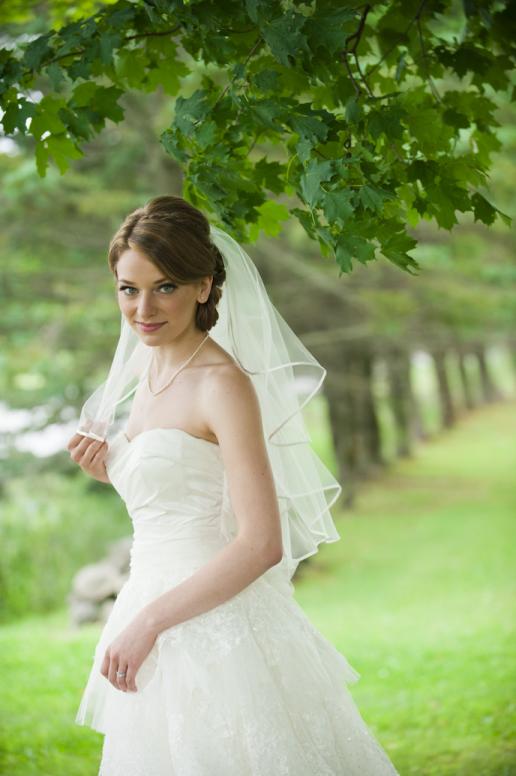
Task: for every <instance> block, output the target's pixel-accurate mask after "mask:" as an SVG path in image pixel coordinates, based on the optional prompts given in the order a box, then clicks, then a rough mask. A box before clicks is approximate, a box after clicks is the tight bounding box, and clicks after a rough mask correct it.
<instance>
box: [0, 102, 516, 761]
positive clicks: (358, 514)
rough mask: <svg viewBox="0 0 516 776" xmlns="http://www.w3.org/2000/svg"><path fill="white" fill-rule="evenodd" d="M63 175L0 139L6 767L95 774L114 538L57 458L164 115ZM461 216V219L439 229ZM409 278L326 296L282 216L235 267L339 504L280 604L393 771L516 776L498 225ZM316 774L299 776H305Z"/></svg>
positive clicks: (507, 328) (103, 354)
mask: <svg viewBox="0 0 516 776" xmlns="http://www.w3.org/2000/svg"><path fill="white" fill-rule="evenodd" d="M121 103H123V105H124V110H125V116H126V118H125V121H124V122H121V123H120V124H117V125H115V124H112V123H109V122H108V126H107V127H106V129H105V130H104V131H103V132H102V133H101V134H100V135H99V136H98V137H97V138H96V139H95V140H94V141H92V142H90V143H88V144H86V145H85V156H84V157H83V158H82V159H80V160H78V161H76V162H75V163H74V164H73V166H72V167H71V169H70V170H69V171H68V172H67V173H66V175H64V176H61V175H60V174H59V172H58V171H57V170H56V169H55V168H50V169H49V171H48V173H47V176H46V178H44V179H41V178H40V177H39V176H38V175H37V172H36V169H35V162H34V158H33V149H32V146H31V143H30V138H24V137H20V138H19V140H16V142H15V141H14V140H12V139H8V138H5V137H4V138H0V176H1V180H2V187H1V192H0V225H1V228H0V261H1V285H0V300H1V305H0V346H1V347H0V432H1V440H0V546H1V552H0V666H1V670H2V676H3V677H4V682H3V683H2V685H3V686H2V689H1V691H0V719H1V732H0V773H5V774H17V776H21V775H22V774H23V776H25V774H40V775H42V774H45V775H46V774H48V775H49V776H50V774H52V776H57V774H63V776H64V775H65V774H66V776H72V775H73V776H75V775H76V774H77V775H78V774H85V775H86V774H92V773H94V772H96V771H95V765H96V763H97V761H98V756H99V752H100V746H101V737H100V736H99V735H98V734H96V733H95V732H93V731H90V730H88V729H84V728H77V727H76V726H74V724H73V717H74V715H75V712H76V707H77V706H78V703H79V700H80V695H81V692H82V689H83V686H84V682H85V680H86V677H87V673H88V671H89V668H90V662H91V657H92V653H93V649H94V645H95V643H96V640H97V637H98V634H99V632H100V628H101V623H102V619H103V618H104V617H105V616H106V614H107V612H108V611H109V606H110V605H112V602H113V600H114V599H115V597H116V592H117V586H118V589H119V585H120V584H121V580H123V575H124V573H125V568H124V562H125V559H126V556H127V546H128V545H127V542H128V540H130V535H131V525H130V521H129V518H128V516H127V514H126V511H125V507H124V505H123V502H121V500H120V499H119V497H118V495H117V494H116V492H115V491H114V489H113V488H112V487H111V486H109V485H105V484H103V483H100V482H97V481H94V480H92V479H90V478H88V477H87V476H86V475H85V474H84V473H83V472H82V471H81V470H80V469H79V467H78V466H77V465H76V464H74V463H73V461H71V459H70V457H69V454H68V451H67V450H66V444H67V442H68V440H69V438H70V436H71V435H72V434H73V433H74V431H75V424H76V421H77V418H78V413H79V411H80V408H81V406H82V402H83V401H84V399H85V398H86V396H87V395H89V393H90V392H91V391H92V390H93V389H94V388H95V387H96V385H97V384H98V383H99V382H100V381H101V380H102V379H103V378H104V375H105V370H106V368H107V366H108V365H109V363H110V360H111V356H112V352H113V348H114V346H115V345H116V342H117V340H118V335H119V325H120V316H119V311H118V307H117V303H116V296H115V292H114V286H113V280H112V276H111V274H110V272H109V269H108V265H107V246H108V243H109V240H110V238H111V236H112V234H113V233H114V231H115V230H116V229H117V227H118V226H119V224H120V221H121V220H122V218H123V217H124V216H125V215H126V213H127V212H129V211H130V210H132V209H134V208H136V207H138V206H140V205H142V204H143V203H144V202H145V201H146V200H147V199H150V198H151V197H153V196H156V195H158V194H179V195H180V194H181V193H182V175H181V171H180V169H179V168H178V167H177V165H176V164H175V163H174V162H173V161H172V160H171V159H170V158H168V157H167V156H165V154H164V153H163V150H162V147H161V145H160V144H159V143H157V142H156V138H157V136H158V134H159V131H160V129H161V128H162V127H163V125H164V124H166V120H167V117H168V114H169V112H170V97H168V96H167V95H164V94H163V93H162V92H161V91H160V90H159V89H158V90H156V91H155V92H154V93H152V94H138V93H129V94H126V95H125V96H124V97H123V98H122V99H121ZM514 118H515V111H514V107H513V106H511V105H510V104H503V103H500V104H499V115H498V120H499V122H500V127H499V130H498V137H499V139H500V141H501V144H502V148H501V150H500V151H499V152H497V153H496V154H494V155H493V158H494V164H493V169H492V173H491V191H492V193H493V198H494V200H495V201H496V202H497V205H498V206H499V207H500V208H501V209H502V210H504V211H505V212H507V213H509V214H510V215H511V216H512V215H513V214H514V192H515V188H514V182H515V179H516V123H515V121H514ZM458 215H459V214H458ZM413 233H414V236H415V237H416V238H417V240H418V247H417V249H415V250H414V251H413V255H414V258H416V259H417V261H418V262H419V263H420V265H421V267H422V271H421V273H420V275H419V276H410V275H408V274H407V273H404V272H402V271H400V270H399V269H397V268H396V267H394V266H393V265H392V264H390V263H388V262H387V261H385V260H381V259H380V260H379V261H377V262H372V263H371V264H369V266H367V267H364V266H357V267H356V268H355V269H354V270H353V272H352V273H351V275H349V276H341V277H339V276H338V268H337V267H336V265H335V264H334V263H333V261H332V260H331V259H328V258H322V257H321V256H320V255H319V251H318V246H317V245H316V244H314V243H313V242H311V241H310V240H309V239H308V237H307V236H306V234H305V232H304V231H303V230H302V229H301V228H300V227H299V225H298V224H297V223H293V220H292V219H291V220H290V221H289V222H287V224H286V225H285V228H284V229H283V231H282V233H281V234H280V235H278V236H277V237H275V238H274V239H270V238H269V239H266V238H260V239H259V241H258V243H257V244H255V245H250V246H247V250H248V252H249V253H250V255H251V256H252V258H253V260H254V261H255V262H256V264H257V265H258V267H259V269H260V272H261V274H262V277H263V278H264V281H265V283H266V286H267V288H268V291H269V293H270V295H271V298H272V300H273V302H274V304H275V305H276V307H277V308H278V309H279V310H280V312H281V313H282V315H283V316H284V317H285V318H286V320H287V321H288V322H289V324H290V325H291V327H292V328H293V329H294V331H296V333H297V334H299V336H301V338H302V339H303V342H304V343H305V344H306V346H307V347H308V348H309V349H310V350H311V351H312V352H313V353H314V354H315V355H316V357H317V358H318V359H319V360H320V361H321V362H322V364H323V365H324V366H325V367H326V368H327V370H328V374H327V378H326V380H325V383H324V385H323V388H322V391H321V392H320V393H319V394H318V395H317V396H316V397H315V398H314V399H313V400H312V402H311V403H310V404H309V405H308V406H307V407H306V409H305V418H306V422H307V425H308V428H309V431H310V434H311V436H312V439H313V443H314V447H315V448H316V450H317V452H318V453H319V454H320V455H321V457H322V459H323V460H324V462H325V463H326V464H327V465H328V466H329V467H330V469H331V470H332V471H333V473H334V474H335V475H336V476H337V477H338V479H339V481H340V482H341V483H342V485H343V494H342V497H341V499H340V501H339V502H338V504H337V505H336V506H335V508H334V510H333V514H334V517H335V522H336V524H337V527H338V529H339V532H340V533H341V541H340V542H337V543H336V544H332V545H327V546H324V547H321V549H320V552H319V553H318V554H317V556H315V557H314V558H310V559H308V560H307V561H305V562H303V563H302V564H301V567H300V570H299V572H298V575H297V577H296V598H297V600H298V601H299V602H300V603H301V605H302V606H303V608H304V609H305V611H307V613H308V614H309V616H310V617H311V619H312V620H313V621H314V622H315V624H316V625H317V626H318V627H319V628H320V629H321V630H322V631H323V632H324V633H325V635H326V636H327V637H328V638H330V639H331V640H332V641H333V642H334V643H335V644H336V645H337V646H338V648H339V649H341V651H342V652H343V653H344V654H345V655H346V656H347V657H348V659H349V660H350V662H351V664H352V665H353V666H354V667H355V668H356V669H357V670H358V671H359V672H360V673H361V675H362V676H361V679H360V681H359V683H358V684H357V685H356V686H355V687H354V688H353V695H354V697H355V698H356V699H357V702H358V704H359V706H360V708H361V710H362V712H363V715H364V717H365V718H366V720H367V721H368V723H369V724H370V726H371V728H372V729H373V730H374V732H375V733H376V734H377V735H378V736H379V737H380V739H381V741H382V743H383V744H384V746H385V748H386V749H387V750H388V752H389V755H390V756H391V757H392V759H393V761H394V763H395V764H396V766H397V768H398V769H399V770H400V772H401V773H403V774H468V776H473V774H474V775H475V776H477V775H479V774H506V775H507V776H508V775H509V774H513V773H516V753H515V749H514V730H515V729H516V719H515V717H516V713H515V712H516V701H515V698H516V695H515V689H516V686H515V685H516V682H515V664H516V660H515V654H514V653H515V643H516V642H515V617H514V600H515V598H514V592H515V574H514V569H515V568H516V552H515V541H514V540H515V529H514V522H515V517H516V411H515V410H516V327H515V324H516V261H515V259H514V248H515V239H514V231H511V230H510V229H508V228H507V227H506V226H505V225H503V224H502V223H501V222H500V221H496V222H495V223H494V224H493V225H492V227H490V228H489V229H488V228H487V227H485V226H484V225H482V224H480V223H478V222H474V221H473V219H472V218H471V217H469V216H464V217H463V218H460V215H459V224H458V226H456V227H455V228H454V230H453V233H451V234H450V233H449V232H445V231H443V230H440V229H438V228H437V226H435V225H434V224H425V223H424V222H422V223H421V224H419V225H418V226H417V227H415V228H414V230H413ZM314 776H315V775H314Z"/></svg>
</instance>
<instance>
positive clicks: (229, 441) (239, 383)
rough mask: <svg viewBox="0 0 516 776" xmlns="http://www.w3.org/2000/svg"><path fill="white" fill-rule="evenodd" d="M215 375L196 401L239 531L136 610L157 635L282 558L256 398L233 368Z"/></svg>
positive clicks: (213, 603)
mask: <svg viewBox="0 0 516 776" xmlns="http://www.w3.org/2000/svg"><path fill="white" fill-rule="evenodd" d="M215 371H216V372H217V371H219V370H215ZM220 371H221V372H222V373H219V374H217V376H216V377H215V376H212V377H211V378H210V380H209V381H208V382H209V385H208V386H207V387H206V388H205V390H204V394H203V402H202V403H203V405H204V406H207V407H209V408H210V412H209V426H210V427H211V429H212V430H213V432H214V433H215V435H216V437H217V440H218V442H219V445H220V449H221V453H222V457H223V461H224V467H225V469H226V475H227V479H228V488H229V495H230V499H231V505H232V507H233V509H234V512H235V516H236V519H237V524H238V532H237V535H236V536H235V538H234V539H233V540H232V541H231V542H229V543H228V544H227V545H226V546H225V547H224V548H223V549H222V550H221V551H220V552H218V553H217V555H215V556H214V557H213V558H212V559H211V560H210V561H208V562H207V563H206V564H205V565H204V566H203V567H202V568H200V569H198V570H197V571H196V572H195V573H194V574H193V575H192V576H191V577H189V578H188V579H186V580H184V581H183V582H181V583H180V584H179V585H177V586H176V587H174V588H172V589H171V590H168V591H167V592H166V593H163V594H162V595H161V596H159V597H158V598H156V599H155V600H154V601H152V602H151V603H150V604H148V605H147V606H146V607H144V608H143V609H142V610H141V611H140V612H139V614H138V615H137V619H138V620H139V622H140V624H141V625H143V627H144V628H146V629H147V630H149V631H150V632H151V633H153V634H154V635H155V636H157V635H158V634H159V633H160V632H161V631H162V630H165V629H166V628H170V627H172V626H173V625H177V624H179V623H180V622H183V621H184V620H187V619H189V618H190V617H194V616H196V615H198V614H202V613H203V612H205V611H207V610H209V609H212V608H213V607H215V606H218V605H219V604H221V603H223V602H224V601H227V600H228V599H230V598H232V597H233V596H235V595H236V594H237V593H239V592H240V591H241V590H243V589H244V588H245V587H247V585H249V584H250V583H251V582H253V581H254V580H255V579H257V578H258V577H259V576H261V575H262V574H263V573H264V572H265V571H266V570H267V569H268V568H270V567H271V566H274V565H276V563H279V561H280V560H281V558H282V554H283V548H282V539H281V523H280V516H279V506H278V499H277V495H276V489H275V484H274V478H273V475H272V471H271V468H270V462H269V458H268V455H267V448H266V445H265V440H264V437H263V428H262V420H261V414H260V407H259V402H258V397H257V395H256V392H255V389H254V386H253V384H252V381H251V379H250V378H249V376H248V375H247V374H245V372H242V371H241V370H240V369H239V368H238V367H234V366H231V367H230V368H229V369H228V370H225V369H224V370H220Z"/></svg>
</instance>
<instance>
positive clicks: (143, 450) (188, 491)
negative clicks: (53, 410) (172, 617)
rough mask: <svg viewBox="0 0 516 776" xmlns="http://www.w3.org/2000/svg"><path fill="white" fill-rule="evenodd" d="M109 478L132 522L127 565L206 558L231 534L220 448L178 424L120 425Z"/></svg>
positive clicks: (134, 568)
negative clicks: (132, 432) (132, 431)
mask: <svg viewBox="0 0 516 776" xmlns="http://www.w3.org/2000/svg"><path fill="white" fill-rule="evenodd" d="M106 469H107V472H108V474H109V478H110V480H111V482H112V484H113V486H114V487H115V489H116V490H117V491H118V493H119V494H120V496H121V497H122V499H123V500H124V502H125V504H126V507H127V511H128V513H129V515H130V517H131V520H132V522H133V547H132V550H131V572H132V573H134V574H135V573H138V572H142V573H152V571H153V569H157V568H159V567H160V566H162V565H165V566H166V567H167V568H170V566H171V565H173V566H174V567H175V568H177V567H178V564H182V565H184V564H191V563H195V562H197V561H198V562H203V561H206V560H208V559H209V558H210V557H211V556H212V555H213V554H214V553H216V552H217V550H218V549H220V548H221V547H222V546H223V545H224V544H225V543H226V542H227V541H228V539H229V538H230V533H228V516H229V514H230V512H231V509H230V502H229V498H228V494H227V488H226V477H225V470H224V465H223V461H222V455H221V452H220V448H219V446H218V445H217V444H215V443H213V442H209V441H208V440H207V439H202V438H200V437H196V436H193V435H191V434H189V433H188V432H186V431H184V430H182V429H179V428H154V429H148V430H146V431H142V432H141V433H139V434H137V435H136V436H135V437H134V438H133V439H132V440H129V439H128V438H127V435H126V434H125V432H124V431H120V433H119V434H118V435H117V436H116V437H115V438H114V440H113V441H112V442H111V445H110V447H109V450H108V454H107V456H106Z"/></svg>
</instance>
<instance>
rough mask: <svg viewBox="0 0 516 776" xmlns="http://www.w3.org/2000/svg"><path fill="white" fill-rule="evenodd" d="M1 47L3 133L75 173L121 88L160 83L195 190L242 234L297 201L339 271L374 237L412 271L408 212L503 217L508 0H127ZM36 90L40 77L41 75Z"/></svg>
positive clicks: (363, 255) (367, 253)
mask: <svg viewBox="0 0 516 776" xmlns="http://www.w3.org/2000/svg"><path fill="white" fill-rule="evenodd" d="M13 40H14V44H13V45H11V46H7V47H5V48H3V49H1V50H0V74H1V83H0V107H1V108H2V109H3V111H4V113H3V117H2V122H3V128H4V132H5V134H6V135H11V136H13V137H16V135H17V134H18V133H20V134H29V135H31V136H32V138H33V141H34V148H35V156H36V164H37V169H38V172H39V174H40V175H41V176H44V175H45V173H46V170H47V168H48V164H49V161H50V160H52V161H53V163H55V164H56V165H57V166H58V168H59V170H60V171H61V173H64V172H65V171H66V169H67V168H68V166H69V164H70V162H71V160H73V159H77V158H79V157H80V156H82V155H83V153H84V152H83V150H82V146H83V144H84V143H85V141H88V140H90V139H91V138H92V137H94V135H95V134H96V133H98V132H100V131H101V130H102V128H103V127H104V126H105V123H106V120H110V121H113V122H120V121H122V119H123V117H124V111H123V108H122V107H121V106H120V104H119V99H120V98H121V96H122V95H123V94H124V93H125V92H127V91H129V90H132V89H135V90H143V91H146V92H150V91H153V90H156V89H157V88H162V89H163V90H164V92H165V93H166V94H168V95H170V96H171V97H173V98H174V100H173V108H174V110H173V116H172V119H171V122H170V126H168V127H166V128H165V129H164V131H163V132H162V134H161V138H160V140H161V144H162V146H163V149H164V150H165V152H166V153H167V154H169V155H170V156H171V157H173V158H174V159H175V160H177V161H178V163H179V164H180V165H181V167H182V169H183V171H184V173H185V190H184V194H185V196H186V197H187V198H188V199H189V200H190V201H191V202H192V203H193V204H195V205H197V206H199V207H202V208H203V209H205V210H208V211H211V212H213V213H214V214H215V217H216V218H217V220H218V221H219V222H220V223H221V224H222V225H223V226H225V227H226V228H228V229H229V230H230V231H231V232H232V233H233V234H234V235H235V236H236V237H237V238H238V239H242V240H254V239H256V237H257V235H258V233H259V231H260V229H263V230H264V231H265V232H266V233H267V234H276V233H278V232H279V230H280V224H281V222H282V221H284V220H286V219H287V218H288V217H289V215H290V214H292V215H294V216H295V217H296V218H297V219H298V220H299V222H300V223H301V224H302V226H303V227H304V229H305V230H306V232H307V233H308V235H309V236H310V237H311V238H313V239H314V240H317V241H318V242H319V244H320V246H321V250H322V252H323V254H324V255H330V254H331V255H332V256H334V257H335V259H336V261H337V263H338V265H339V267H340V269H341V271H343V272H349V271H350V270H351V268H352V260H353V259H355V260H358V261H360V262H363V263H366V262H368V261H371V260H372V259H374V258H375V256H376V251H377V249H379V250H380V252H381V253H382V254H383V255H384V256H385V257H386V258H387V259H388V260H390V261H391V262H393V263H394V264H395V265H397V266H399V267H400V268H402V269H403V270H406V271H408V272H412V273H415V272H416V270H417V269H418V265H417V263H416V261H415V260H414V259H413V258H412V257H411V256H410V255H409V253H408V251H409V250H411V249H412V248H414V246H415V245H416V240H415V239H413V238H412V237H411V236H409V235H408V233H407V225H411V226H415V225H416V224H417V222H418V221H419V220H420V219H422V218H425V219H428V220H430V219H433V220H435V221H436V223H437V224H438V225H439V227H441V228H444V229H448V230H449V229H452V228H453V226H454V225H455V224H456V223H457V216H456V213H457V212H462V213H466V212H472V213H473V215H474V219H475V220H479V221H482V222H483V223H484V224H488V225H490V224H492V223H493V221H494V219H495V217H496V215H497V214H498V215H499V216H500V217H501V218H502V219H503V220H504V221H505V223H507V224H509V223H510V218H509V217H508V216H507V215H505V214H504V213H502V212H501V211H500V210H498V209H497V208H496V207H495V206H493V205H492V204H491V203H490V202H489V201H488V199H487V198H486V196H484V194H482V193H481V191H480V190H479V187H483V186H486V184H487V181H488V174H489V169H490V166H491V154H492V152H493V151H496V150H498V149H499V148H500V141H499V140H498V138H497V135H496V127H497V126H498V122H497V120H496V118H495V116H494V112H495V109H496V107H497V106H496V102H495V101H494V97H496V95H497V93H498V92H502V93H506V96H508V93H509V92H511V91H512V92H513V93H512V96H514V88H513V87H512V86H511V81H510V75H511V71H512V69H513V66H514V52H515V40H516V36H515V35H514V27H513V22H512V21H511V15H510V4H509V3H508V2H507V3H504V2H500V1H498V0H485V1H484V2H482V3H480V2H479V3H477V2H476V0H466V1H465V2H464V6H463V10H462V8H461V7H459V6H458V5H457V3H456V2H453V0H433V2H430V1H429V2H425V0H422V1H421V0H401V2H396V3H392V2H387V1H386V0H378V2H371V3H368V4H363V3H357V2H349V3H346V4H343V3H341V2H338V0H311V1H310V0H308V1H307V2H298V1H297V0H283V1H282V2H278V0H245V1H244V0H238V1H237V0H225V2H224V3H221V2H217V0H184V1H181V0H120V2H115V3H110V4H109V5H104V6H103V7H101V8H100V9H99V10H97V11H96V12H94V13H93V14H92V15H89V16H87V17H85V18H79V19H76V20H74V21H72V22H70V23H65V24H64V25H63V26H61V27H60V28H59V29H51V30H48V31H47V32H45V33H44V34H39V35H37V36H34V37H33V39H32V40H30V41H29V42H28V43H27V42H26V40H24V39H20V41H19V42H18V41H17V40H16V38H14V39H13ZM36 89H38V90H39V91H35V90H36Z"/></svg>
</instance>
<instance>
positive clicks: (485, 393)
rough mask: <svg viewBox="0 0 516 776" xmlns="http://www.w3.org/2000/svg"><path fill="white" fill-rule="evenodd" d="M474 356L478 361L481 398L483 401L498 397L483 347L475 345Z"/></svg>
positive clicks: (494, 399) (491, 400) (490, 400)
mask: <svg viewBox="0 0 516 776" xmlns="http://www.w3.org/2000/svg"><path fill="white" fill-rule="evenodd" d="M474 353H475V356H476V358H477V361H478V368H479V372H480V388H481V391H482V398H483V400H484V402H486V403H488V402H493V401H496V400H497V399H500V398H501V396H500V393H499V391H498V389H497V387H496V385H495V383H494V382H493V380H492V378H491V374H490V372H489V367H488V365H487V359H486V351H485V347H483V346H482V345H477V347H476V348H475V350H474Z"/></svg>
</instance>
